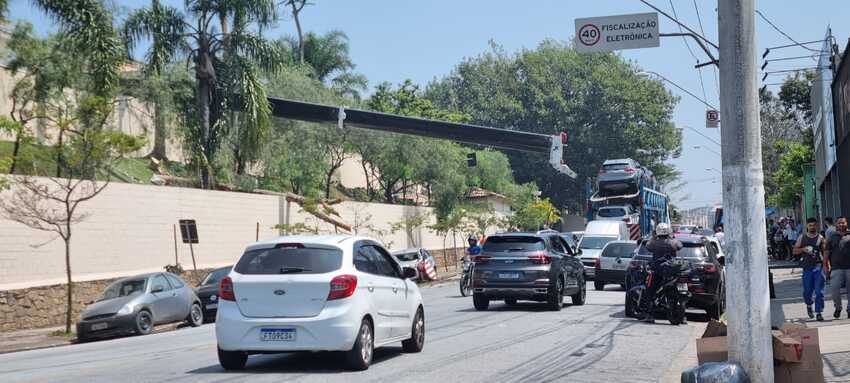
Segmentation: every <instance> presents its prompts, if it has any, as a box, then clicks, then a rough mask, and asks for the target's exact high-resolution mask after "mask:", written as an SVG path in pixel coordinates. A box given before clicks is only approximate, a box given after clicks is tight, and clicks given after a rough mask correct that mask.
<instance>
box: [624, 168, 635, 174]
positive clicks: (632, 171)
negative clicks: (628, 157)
mask: <svg viewBox="0 0 850 383" xmlns="http://www.w3.org/2000/svg"><path fill="white" fill-rule="evenodd" d="M623 171H625V172H626V173H634V172H635V168H632V167H627V168H625V169H623Z"/></svg>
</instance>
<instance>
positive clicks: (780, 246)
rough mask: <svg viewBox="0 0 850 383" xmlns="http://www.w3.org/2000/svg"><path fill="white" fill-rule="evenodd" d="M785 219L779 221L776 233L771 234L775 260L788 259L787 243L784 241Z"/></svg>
mask: <svg viewBox="0 0 850 383" xmlns="http://www.w3.org/2000/svg"><path fill="white" fill-rule="evenodd" d="M785 224H786V222H785V217H782V218H780V219H779V225H776V231H775V232H774V233H773V241H774V242H775V243H776V251H775V252H776V258H777V259H783V260H784V259H785V258H786V257H788V253H787V251H786V250H787V249H786V247H787V242H786V241H785V230H784V229H785Z"/></svg>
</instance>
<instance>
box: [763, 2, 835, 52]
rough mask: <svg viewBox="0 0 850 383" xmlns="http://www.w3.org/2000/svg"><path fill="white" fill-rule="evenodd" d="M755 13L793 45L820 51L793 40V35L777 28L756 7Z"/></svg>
mask: <svg viewBox="0 0 850 383" xmlns="http://www.w3.org/2000/svg"><path fill="white" fill-rule="evenodd" d="M756 13H757V14H758V15H759V16H761V18H762V19H763V20H764V21H765V22H767V23H768V24H770V26H771V27H773V29H775V30H776V31H777V32H779V33H780V34H782V36H785V37H786V38H787V39H788V40H791V42H793V43H794V44H795V45H797V46H799V47H801V48H803V49H808V50H810V51H812V52H818V53H820V51H817V50H814V49H812V48H809V47H807V46H805V45H803V44H800V43H799V42H798V41H797V40H794V38H793V37H791V36H789V35H788V34H787V33H785V32H784V31H782V30H781V29H779V27H777V26H776V24H773V22H771V21H770V20H768V18H767V16H765V15H764V14H763V13H761V11H759V10H758V9H756Z"/></svg>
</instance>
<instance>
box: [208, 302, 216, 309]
mask: <svg viewBox="0 0 850 383" xmlns="http://www.w3.org/2000/svg"><path fill="white" fill-rule="evenodd" d="M206 307H207V310H212V309H217V308H218V303H210V304H208V305H207V306H206Z"/></svg>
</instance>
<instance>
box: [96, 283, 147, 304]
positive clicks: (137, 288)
mask: <svg viewBox="0 0 850 383" xmlns="http://www.w3.org/2000/svg"><path fill="white" fill-rule="evenodd" d="M146 283H147V279H130V280H126V281H118V282H115V283H113V284H111V285H109V287H107V288H106V291H104V292H103V295H101V297H100V299H98V301H105V300H107V299H115V298H120V297H128V296H130V295H134V294H141V293H144V292H145V284H146Z"/></svg>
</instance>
